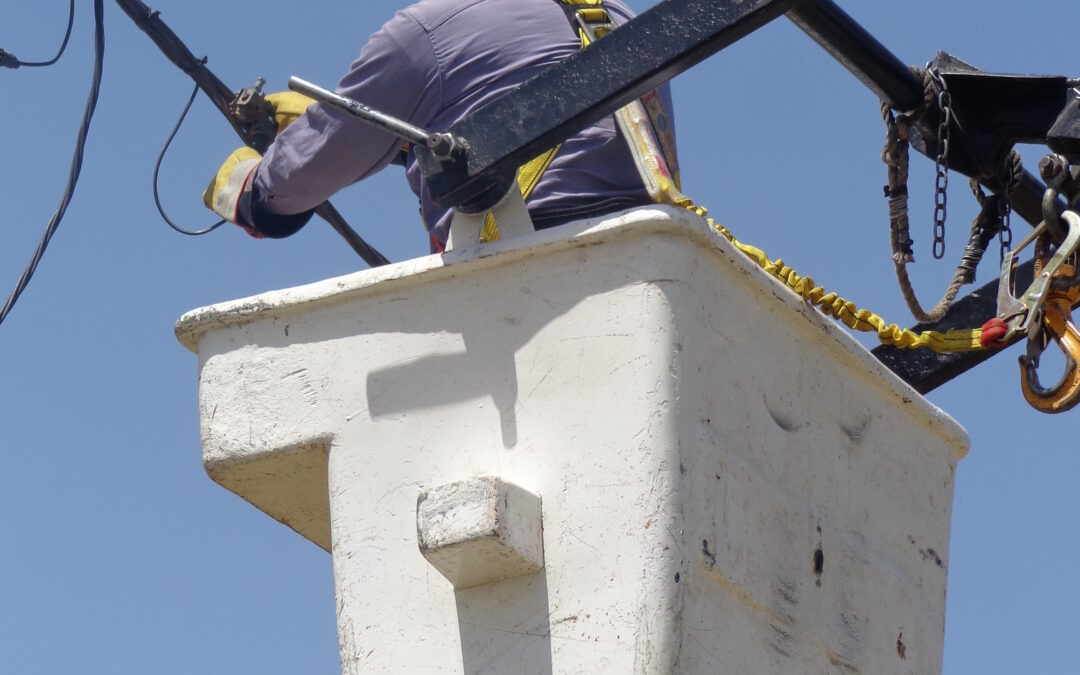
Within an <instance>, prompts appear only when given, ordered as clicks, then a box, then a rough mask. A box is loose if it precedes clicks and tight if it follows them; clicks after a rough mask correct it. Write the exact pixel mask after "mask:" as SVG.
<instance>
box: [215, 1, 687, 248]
mask: <svg viewBox="0 0 1080 675" xmlns="http://www.w3.org/2000/svg"><path fill="white" fill-rule="evenodd" d="M595 5H596V0H421V1H420V2H418V3H416V4H413V5H411V6H409V7H407V8H405V9H403V10H401V11H399V12H398V13H397V14H396V15H395V16H394V17H393V18H392V19H391V20H390V21H389V22H387V23H386V24H385V25H384V26H383V27H382V28H381V29H380V30H379V31H378V32H377V33H375V34H374V35H372V36H371V38H370V40H369V41H368V43H367V44H366V45H365V46H364V48H363V49H362V51H361V52H360V55H359V57H358V58H357V60H356V61H355V62H354V63H353V64H352V66H351V68H350V69H349V71H348V73H346V74H345V76H344V77H343V78H342V79H341V81H340V83H339V84H338V86H337V92H338V93H339V94H341V95H343V96H347V97H349V98H351V99H354V100H357V101H360V102H361V103H364V104H365V105H368V106H370V107H372V108H374V109H376V110H379V111H381V112H384V113H387V114H389V115H391V116H393V117H397V118H398V119H401V120H404V121H407V122H409V123H411V124H414V125H416V126H418V127H421V128H424V129H430V130H433V131H441V130H444V129H446V128H448V127H449V126H450V125H451V124H453V123H454V122H455V121H457V120H458V119H460V118H461V117H463V116H465V115H466V114H467V113H469V112H470V111H471V110H473V109H475V108H477V107H479V106H482V105H484V104H486V103H488V102H490V101H492V100H494V99H496V98H498V97H499V96H501V95H502V94H504V93H506V92H508V91H510V90H511V89H513V88H514V87H516V86H518V85H520V84H521V83H523V82H525V81H526V80H528V79H530V78H532V77H534V76H535V75H537V74H539V73H540V72H541V71H543V70H544V69H545V68H548V67H549V66H551V65H553V64H554V63H556V62H558V61H560V60H562V59H564V58H566V57H567V56H569V55H570V54H572V53H574V52H575V51H578V50H579V49H581V48H582V46H583V40H584V39H585V38H583V37H582V36H580V35H579V32H578V30H577V28H576V27H575V25H574V24H572V23H571V22H572V21H573V16H574V12H575V11H576V10H578V9H581V8H583V7H595ZM603 8H604V9H606V10H607V12H608V15H609V16H610V18H611V19H612V20H613V21H614V22H615V23H616V24H621V23H624V22H625V21H628V20H629V19H630V18H631V17H632V16H633V13H632V11H631V10H630V9H629V8H628V7H627V6H626V5H625V4H623V2H622V1H621V0H604V2H603ZM658 94H659V97H654V99H656V98H658V100H656V101H654V103H655V105H654V108H657V109H662V110H665V111H667V113H670V111H671V99H670V92H669V90H668V88H667V86H666V85H665V86H664V87H661V88H660V89H659V90H658ZM267 99H268V100H269V101H270V103H271V104H272V105H274V107H275V111H276V117H277V120H278V129H279V131H278V135H277V137H276V139H275V140H274V142H273V143H272V144H271V145H270V147H269V148H268V150H267V152H266V154H265V156H263V157H260V156H259V155H258V153H256V152H255V151H254V150H251V149H249V148H241V149H239V150H236V151H235V152H233V153H232V154H231V155H230V156H229V157H228V159H227V160H226V161H225V163H224V164H223V165H222V166H221V169H220V170H219V171H218V172H217V174H216V175H215V177H214V178H213V180H212V181H211V183H210V185H209V187H208V188H207V189H206V192H205V193H204V195H203V200H204V202H205V203H206V205H207V207H209V208H211V209H212V210H214V211H216V212H217V213H218V214H219V215H220V216H221V217H223V218H225V219H226V220H229V221H231V222H233V223H236V224H237V225H240V226H242V227H244V228H245V229H246V230H247V231H248V233H249V234H251V235H252V236H255V237H258V238H262V237H270V238H281V237H287V236H290V235H292V234H294V233H295V232H297V231H298V230H299V229H300V228H302V227H303V226H304V225H305V224H306V223H307V221H308V220H309V219H310V218H311V214H312V213H313V211H314V209H315V207H316V206H317V205H319V204H321V203H322V202H324V201H326V200H327V199H328V198H329V197H330V196H331V195H333V194H334V193H335V192H337V191H338V190H340V189H341V188H343V187H345V186H347V185H350V184H352V183H354V182H356V181H359V180H363V179H364V178H366V177H368V176H370V175H372V174H374V173H375V172H377V171H380V170H381V169H383V168H384V167H386V166H387V165H388V164H390V163H391V162H392V161H394V160H395V158H396V157H398V156H399V155H400V154H401V153H402V152H403V146H402V141H401V140H400V139H398V138H396V137H394V136H392V135H390V134H389V133H387V132H385V131H383V130H381V129H377V128H375V127H373V126H370V125H368V124H366V123H364V122H363V121H361V120H359V119H356V118H354V117H352V116H350V115H348V114H346V113H343V112H341V111H339V110H336V109H334V108H331V107H330V106H326V105H323V104H314V103H313V102H312V101H311V99H308V98H306V97H304V96H302V95H300V94H297V93H295V92H282V93H278V94H270V95H269V96H267ZM654 121H655V120H654ZM662 126H664V127H665V131H666V132H667V139H666V140H667V142H668V143H667V144H668V145H669V146H670V147H671V149H672V151H673V149H674V133H673V126H672V124H671V122H670V117H669V116H668V115H665V116H664V117H663V120H662ZM548 159H549V161H550V163H549V164H547V165H546V167H544V168H543V169H542V172H541V173H540V174H539V181H538V182H537V183H536V185H535V188H534V189H532V190H531V191H530V193H529V194H528V195H527V200H526V203H527V206H528V209H529V214H530V216H531V218H532V220H533V223H534V225H535V226H536V228H537V229H542V228H545V227H551V226H554V225H558V224H561V223H565V222H569V221H571V220H578V219H582V218H587V217H592V216H598V215H602V214H607V213H612V212H615V211H620V210H623V209H627V208H631V207H634V206H640V205H645V204H649V203H652V201H653V200H652V198H650V194H649V192H648V191H647V190H646V188H645V186H644V183H643V180H642V175H641V174H640V173H639V170H638V168H637V165H636V164H635V160H634V157H633V156H632V154H631V150H630V148H629V146H628V144H627V142H626V140H625V139H624V138H623V136H622V135H621V134H620V133H619V132H618V131H617V126H616V124H615V122H614V120H613V117H612V116H608V117H606V118H604V119H602V120H600V121H599V122H597V123H596V124H594V125H592V126H590V127H587V128H585V129H584V130H582V131H580V132H579V133H577V134H575V135H573V136H571V137H570V138H568V139H566V140H565V141H564V142H563V143H562V144H561V146H560V147H559V148H558V150H557V151H556V152H555V153H554V155H553V156H551V157H549V158H548ZM404 161H405V169H406V176H407V179H408V182H409V186H410V187H411V188H412V190H413V192H415V193H416V194H417V196H418V197H419V199H420V213H421V217H422V218H423V221H424V226H425V228H426V229H427V231H428V234H429V238H430V241H431V248H432V251H441V250H442V249H443V247H444V245H445V243H446V240H447V236H448V234H449V230H450V220H451V217H452V215H453V213H452V212H451V211H448V210H447V209H443V208H440V207H439V206H437V205H436V204H435V203H434V202H433V201H432V199H431V195H430V193H429V191H428V189H427V187H426V185H425V184H424V180H423V177H422V176H421V173H420V167H419V166H418V164H417V162H416V157H415V155H414V154H413V153H412V151H411V150H408V151H407V154H406V156H405V160H404Z"/></svg>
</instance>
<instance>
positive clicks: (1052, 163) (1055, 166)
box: [1039, 155, 1069, 182]
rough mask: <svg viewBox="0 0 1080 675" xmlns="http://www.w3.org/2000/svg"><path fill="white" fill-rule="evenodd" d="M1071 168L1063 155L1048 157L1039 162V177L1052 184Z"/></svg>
mask: <svg viewBox="0 0 1080 675" xmlns="http://www.w3.org/2000/svg"><path fill="white" fill-rule="evenodd" d="M1068 167H1069V161H1068V160H1067V159H1065V158H1064V157H1062V156H1061V155H1046V156H1045V157H1043V158H1042V159H1040V160H1039V175H1040V176H1042V179H1043V180H1044V181H1047V182H1050V181H1052V180H1053V179H1055V178H1057V177H1058V176H1060V175H1061V173H1062V172H1063V171H1065V169H1067V168H1068Z"/></svg>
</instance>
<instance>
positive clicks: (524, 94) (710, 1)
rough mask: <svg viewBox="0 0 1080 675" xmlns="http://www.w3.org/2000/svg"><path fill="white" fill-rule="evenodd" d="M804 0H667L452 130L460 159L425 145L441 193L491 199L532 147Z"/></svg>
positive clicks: (433, 186)
mask: <svg viewBox="0 0 1080 675" xmlns="http://www.w3.org/2000/svg"><path fill="white" fill-rule="evenodd" d="M804 1H805V0H741V1H740V0H664V2H661V3H659V4H657V5H656V6H654V7H652V8H651V9H649V10H647V11H646V12H643V13H642V14H640V15H639V16H637V17H635V18H634V19H633V20H631V21H629V22H627V23H626V24H625V25H623V26H622V27H620V28H619V30H617V31H614V32H612V33H610V34H609V35H607V36H605V37H604V38H602V39H601V40H599V41H598V42H597V43H596V44H595V45H593V46H591V47H589V48H587V49H583V50H581V51H580V52H576V53H574V54H572V55H571V56H570V57H569V58H567V59H565V60H564V61H562V62H560V63H558V64H556V65H554V66H552V67H550V68H548V69H547V70H545V71H544V72H543V73H541V74H540V75H538V76H537V77H535V78H533V79H532V80H529V81H528V82H526V83H525V84H523V85H522V86H521V87H519V88H517V89H515V90H514V91H512V92H509V93H508V94H507V95H505V96H503V97H501V98H499V99H497V100H495V101H492V102H491V103H489V104H487V105H485V106H483V107H482V108H479V109H477V110H475V111H473V112H472V113H470V114H469V115H467V116H466V117H464V118H463V119H461V120H459V121H458V122H456V123H454V124H453V125H452V126H451V127H450V128H449V129H448V130H447V131H449V133H451V134H452V135H453V136H455V137H456V138H459V139H462V140H464V141H465V143H467V145H468V152H467V153H466V155H465V157H463V158H462V159H461V160H460V161H458V162H457V163H444V164H440V162H439V161H438V159H437V158H436V157H435V156H434V155H433V154H432V153H431V152H430V151H428V150H427V149H426V148H422V147H420V148H418V151H417V157H418V159H419V161H420V166H421V169H422V170H423V173H424V177H425V180H426V182H427V185H428V187H429V189H430V190H431V194H432V198H433V199H434V201H435V202H436V203H437V204H439V205H440V206H443V207H445V208H450V207H455V208H459V209H463V210H466V211H469V212H478V211H483V210H485V209H487V208H489V207H490V206H491V205H492V204H494V203H495V201H497V200H498V199H499V198H500V197H502V195H503V194H504V193H505V191H506V189H507V188H508V187H509V185H510V183H511V181H512V180H513V176H514V171H515V170H516V169H517V167H518V166H520V165H522V164H524V163H525V162H526V161H528V160H529V159H531V158H532V157H534V156H536V155H538V154H540V153H541V152H543V151H545V150H547V149H549V148H550V147H552V146H554V145H555V144H556V143H559V142H561V141H562V140H564V139H565V138H567V137H568V136H570V135H572V134H574V133H575V132H577V131H579V130H580V129H583V128H585V127H586V126H588V125H589V124H592V123H593V122H595V121H597V120H599V119H601V118H602V117H604V116H605V115H609V114H611V113H613V112H614V111H616V110H618V109H619V108H620V107H622V106H623V105H625V104H627V103H629V102H630V101H632V100H634V99H635V98H638V97H640V96H641V95H642V94H644V93H645V92H647V91H649V90H650V89H652V88H654V87H656V86H658V85H660V84H662V83H663V82H666V81H667V80H669V79H671V78H672V77H674V76H675V75H677V74H678V73H681V72H682V71H684V70H686V69H687V68H690V67H691V66H693V65H695V64H697V63H699V62H700V61H702V60H704V59H706V58H708V57H709V56H711V55H713V54H715V53H716V52H718V51H720V50H721V49H723V48H724V47H727V46H728V45H730V44H732V43H733V42H735V41H737V40H738V39H740V38H742V37H744V36H746V35H748V34H749V33H751V32H752V31H754V30H755V29H757V28H759V27H761V26H762V25H764V24H766V23H768V22H769V21H771V20H773V19H775V18H777V17H779V16H780V15H782V14H784V13H785V12H787V11H788V10H790V9H792V8H794V7H797V6H798V5H799V4H800V3H801V2H804Z"/></svg>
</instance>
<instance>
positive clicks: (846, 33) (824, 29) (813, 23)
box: [788, 0, 1064, 394]
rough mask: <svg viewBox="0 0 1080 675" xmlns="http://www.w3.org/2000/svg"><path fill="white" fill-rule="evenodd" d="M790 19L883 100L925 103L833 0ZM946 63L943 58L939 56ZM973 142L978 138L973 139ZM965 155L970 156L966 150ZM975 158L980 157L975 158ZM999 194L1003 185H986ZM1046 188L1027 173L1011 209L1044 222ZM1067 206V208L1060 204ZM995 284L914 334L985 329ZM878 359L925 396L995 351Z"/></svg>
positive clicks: (904, 353)
mask: <svg viewBox="0 0 1080 675" xmlns="http://www.w3.org/2000/svg"><path fill="white" fill-rule="evenodd" d="M788 18H790V19H791V20H792V22H794V23H795V25H797V26H798V27H799V28H801V29H802V30H803V31H804V32H805V33H806V34H807V35H809V36H810V37H811V38H812V39H813V40H814V41H815V42H817V43H818V44H819V45H821V46H822V47H823V48H824V49H825V50H826V51H827V52H828V53H829V54H830V55H832V56H833V58H835V59H836V60H837V61H839V62H840V63H841V64H842V65H844V66H845V67H846V68H847V69H848V70H850V71H851V72H852V73H853V74H854V75H855V77H857V78H858V79H859V80H860V81H861V82H862V83H863V84H865V85H866V86H867V87H869V88H870V90H871V91H873V92H874V93H875V94H877V95H878V97H879V98H881V100H883V101H886V102H887V103H889V105H891V106H893V107H894V108H895V109H898V110H912V109H914V108H916V107H918V106H919V105H920V103H921V101H922V98H923V84H922V82H921V81H920V80H919V78H918V77H916V76H915V75H914V74H913V73H911V71H910V70H909V69H908V68H907V66H905V65H904V64H903V63H902V62H901V61H900V60H899V59H897V58H896V56H894V55H893V54H892V53H891V52H889V51H888V50H887V49H886V48H885V47H884V46H882V44H881V43H880V42H878V41H877V40H876V39H875V38H874V37H873V36H872V35H870V34H869V33H868V32H867V31H866V30H865V29H864V28H863V27H862V26H860V25H859V24H858V22H856V21H855V20H854V19H852V18H851V17H850V16H849V15H848V14H847V13H845V12H844V11H843V10H842V9H840V8H839V7H838V6H837V5H836V3H834V2H832V0H809V1H808V2H806V3H804V4H802V5H800V6H799V7H796V8H795V9H793V10H792V11H790V12H789V13H788ZM939 58H942V56H939ZM953 134H954V135H953V139H954V143H955V142H957V141H959V143H960V144H961V147H962V144H963V143H964V142H965V136H964V131H963V130H962V129H956V128H954V129H953ZM972 140H974V139H972ZM965 152H967V151H965ZM971 154H976V153H971ZM988 187H990V188H991V189H994V190H995V191H1000V189H1001V186H1000V185H994V184H993V183H992V182H991V184H989V185H988ZM1045 191H1046V185H1045V184H1044V183H1043V182H1042V181H1040V180H1039V179H1038V178H1036V177H1035V176H1034V175H1032V174H1031V172H1029V171H1024V176H1023V179H1022V181H1021V184H1020V186H1019V187H1018V188H1017V189H1016V190H1015V191H1014V192H1013V193H1012V206H1013V210H1014V212H1015V213H1017V214H1019V215H1020V216H1021V217H1023V218H1024V220H1026V221H1027V222H1028V223H1030V224H1032V225H1036V224H1038V223H1039V222H1041V221H1042V197H1043V194H1044V192H1045ZM1062 206H1064V204H1062ZM1030 279H1031V263H1030V262H1029V263H1027V264H1026V265H1023V266H1021V268H1020V270H1019V271H1018V277H1017V282H1018V285H1020V286H1021V287H1026V284H1028V283H1030ZM997 290H998V284H997V282H996V281H994V282H992V283H989V284H986V285H985V286H983V287H981V288H979V289H978V290H976V291H974V292H972V293H971V294H969V295H967V296H965V297H964V298H962V299H961V300H959V301H957V303H956V304H955V305H954V307H953V309H952V310H951V311H950V312H949V314H948V316H946V317H945V318H944V319H943V320H942V321H941V322H939V323H937V324H933V325H930V324H919V325H917V326H915V327H914V328H913V329H914V330H917V331H921V330H939V331H944V330H948V329H950V328H970V327H972V326H981V325H982V324H983V323H984V322H985V321H986V320H987V319H990V318H991V317H993V316H994V315H995V313H996V311H997ZM873 353H874V355H875V356H876V357H877V358H878V359H880V360H881V361H882V363H884V364H885V365H886V366H888V367H889V368H890V369H891V370H892V371H893V372H895V373H896V374H897V375H898V376H900V378H901V379H903V380H904V381H905V382H907V383H908V384H910V385H912V386H913V387H914V388H915V389H916V390H918V391H919V392H921V393H924V394H925V393H927V392H929V391H931V390H933V389H935V388H937V387H939V386H940V385H942V384H944V383H945V382H948V381H949V380H951V379H952V378H954V377H956V376H958V375H960V374H962V373H964V372H966V371H968V370H970V369H971V368H974V367H975V366H977V365H978V364H980V363H982V362H983V361H985V360H987V359H988V358H990V357H991V356H993V355H994V354H996V353H997V352H996V351H987V352H964V353H957V354H937V353H935V352H931V351H929V350H911V349H908V350H902V349H896V348H894V347H887V346H881V347H878V348H876V349H874V350H873Z"/></svg>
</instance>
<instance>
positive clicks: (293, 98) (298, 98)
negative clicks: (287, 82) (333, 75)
mask: <svg viewBox="0 0 1080 675" xmlns="http://www.w3.org/2000/svg"><path fill="white" fill-rule="evenodd" d="M266 101H267V103H269V104H270V105H272V106H274V118H275V119H276V120H277V130H278V133H279V134H280V133H281V132H282V131H284V130H285V127H287V126H289V125H290V124H292V123H293V122H295V121H296V118H297V117H300V116H301V115H303V114H304V111H305V110H307V109H308V106H310V105H311V104H312V103H315V99H313V98H308V97H307V96H304V95H303V94H298V93H296V92H295V91H279V92H275V93H273V94H267V95H266Z"/></svg>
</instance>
